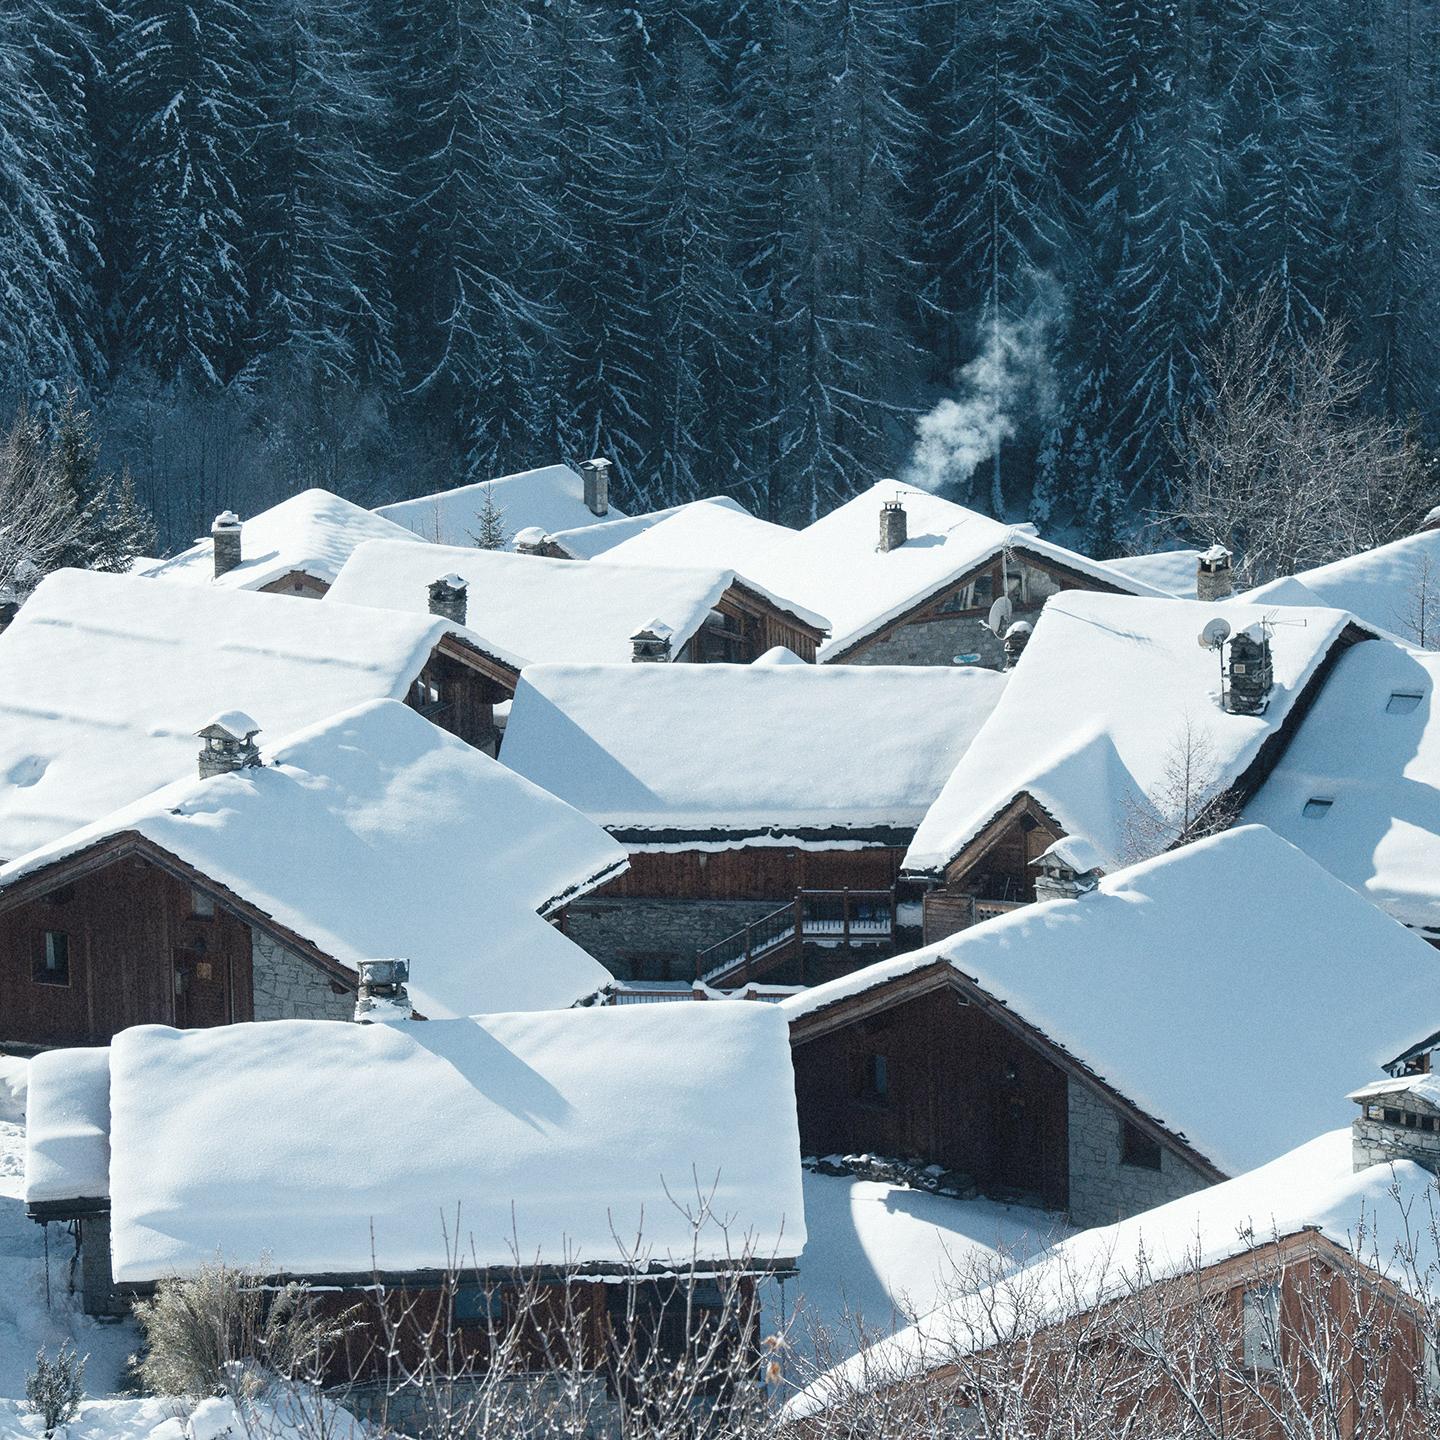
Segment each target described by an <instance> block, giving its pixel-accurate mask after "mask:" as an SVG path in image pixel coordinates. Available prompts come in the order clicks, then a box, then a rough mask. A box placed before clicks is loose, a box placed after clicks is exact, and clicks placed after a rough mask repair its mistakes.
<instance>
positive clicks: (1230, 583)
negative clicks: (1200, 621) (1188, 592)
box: [1195, 545, 1235, 603]
mask: <svg viewBox="0 0 1440 1440" xmlns="http://www.w3.org/2000/svg"><path fill="white" fill-rule="evenodd" d="M1234 560H1235V557H1234V556H1233V555H1232V554H1231V553H1230V552H1229V551H1228V550H1227V549H1226V548H1225V547H1224V546H1223V545H1212V546H1211V547H1210V548H1209V549H1208V550H1202V551H1201V552H1200V556H1199V558H1198V559H1197V560H1196V561H1195V598H1196V599H1197V600H1204V601H1209V602H1212V603H1213V602H1214V601H1216V600H1226V599H1229V597H1230V596H1231V595H1233V594H1234V593H1235V579H1234V575H1233V571H1232V566H1233V564H1234Z"/></svg>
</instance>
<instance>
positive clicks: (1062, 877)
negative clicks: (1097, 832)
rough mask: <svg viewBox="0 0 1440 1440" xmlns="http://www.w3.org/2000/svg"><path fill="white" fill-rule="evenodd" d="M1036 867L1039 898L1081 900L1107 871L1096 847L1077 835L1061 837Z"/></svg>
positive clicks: (1037, 861) (1036, 884)
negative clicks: (1097, 853) (1101, 863)
mask: <svg viewBox="0 0 1440 1440" xmlns="http://www.w3.org/2000/svg"><path fill="white" fill-rule="evenodd" d="M1035 869H1036V872H1037V873H1036V876H1035V898H1036V899H1037V900H1078V899H1079V898H1080V896H1082V895H1084V894H1086V893H1087V892H1088V891H1091V890H1093V889H1094V888H1095V887H1096V886H1097V885H1098V884H1099V883H1100V877H1101V876H1102V875H1103V874H1104V870H1103V869H1102V868H1101V865H1100V857H1099V856H1098V855H1096V853H1095V848H1094V846H1092V845H1091V844H1090V842H1089V841H1088V840H1082V839H1081V838H1080V837H1079V836H1077V835H1066V836H1063V837H1062V838H1061V839H1059V840H1057V841H1056V842H1055V843H1054V844H1053V845H1052V846H1051V847H1050V848H1049V849H1048V850H1046V851H1044V853H1043V854H1041V856H1040V858H1039V859H1038V860H1036V862H1035Z"/></svg>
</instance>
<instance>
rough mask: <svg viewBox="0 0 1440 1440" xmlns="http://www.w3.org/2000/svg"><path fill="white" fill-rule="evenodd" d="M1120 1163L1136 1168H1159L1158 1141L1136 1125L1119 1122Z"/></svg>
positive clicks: (1126, 1121) (1124, 1121)
mask: <svg viewBox="0 0 1440 1440" xmlns="http://www.w3.org/2000/svg"><path fill="white" fill-rule="evenodd" d="M1120 1163H1121V1164H1122V1165H1133V1166H1134V1167H1135V1168H1136V1169H1137V1170H1158V1169H1159V1168H1160V1142H1159V1141H1158V1140H1155V1139H1152V1138H1151V1137H1150V1136H1149V1135H1147V1134H1146V1133H1145V1132H1144V1131H1143V1130H1142V1129H1141V1128H1140V1127H1139V1126H1138V1125H1132V1124H1131V1123H1130V1121H1128V1120H1122V1121H1121V1122H1120Z"/></svg>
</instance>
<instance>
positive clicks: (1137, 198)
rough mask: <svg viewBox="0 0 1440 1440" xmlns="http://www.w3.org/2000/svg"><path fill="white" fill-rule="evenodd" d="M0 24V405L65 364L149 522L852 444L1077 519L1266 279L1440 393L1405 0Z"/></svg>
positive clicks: (882, 460)
mask: <svg viewBox="0 0 1440 1440" xmlns="http://www.w3.org/2000/svg"><path fill="white" fill-rule="evenodd" d="M3 11H4V13H3V15H0V278H3V303H0V399H3V400H4V403H5V404H6V406H7V407H8V411H9V412H10V413H13V412H14V410H15V409H16V408H17V407H18V406H21V405H23V406H25V407H27V408H28V410H29V411H30V412H31V413H33V414H37V415H40V416H42V417H43V416H48V415H51V414H58V413H60V412H61V410H62V409H63V407H64V405H65V403H66V395H67V392H68V391H69V390H70V389H72V388H74V389H75V390H77V391H78V392H79V395H80V397H82V399H83V401H84V403H85V404H86V405H87V406H88V407H89V408H90V409H91V410H92V412H93V415H94V425H95V433H96V437H97V439H98V440H99V442H100V444H101V445H102V447H103V450H104V455H105V461H106V463H107V464H108V465H110V466H112V467H114V468H115V469H116V470H119V469H121V468H128V470H129V471H130V473H131V474H132V475H133V477H134V482H135V485H136V489H137V493H138V496H139V500H140V502H141V503H142V504H144V505H145V506H146V507H148V508H149V509H150V510H151V511H152V512H153V513H154V515H155V518H156V522H157V524H158V526H159V530H160V537H161V543H162V544H171V545H173V544H175V543H183V542H187V541H188V540H189V538H190V537H191V536H192V535H193V534H196V533H198V530H197V528H196V527H197V526H199V525H200V524H202V523H208V518H209V516H210V515H212V514H213V513H214V512H215V511H216V510H217V509H219V508H224V507H234V508H236V509H239V510H240V511H242V513H250V512H253V511H254V510H257V509H259V508H262V507H263V506H266V505H269V504H271V503H273V502H274V501H275V500H277V499H279V498H282V497H283V496H284V495H286V494H289V493H292V492H294V491H295V490H298V489H301V488H304V487H306V486H309V485H324V486H327V487H329V488H331V489H334V490H337V491H339V492H341V493H342V494H346V495H348V496H350V497H351V498H353V499H356V500H358V501H361V502H362V503H369V504H378V503H381V502H383V501H386V500H392V499H398V498H402V497H403V496H406V495H410V494H416V493H421V492H423V491H426V490H430V489H435V488H438V487H441V486H444V485H449V484H460V483H463V482H465V481H469V480H474V479H483V478H485V477H488V476H492V475H498V474H502V473H506V472H508V471H513V470H516V469H521V468H525V467H527V466H531V465H537V464H544V463H549V462H551V461H554V460H559V459H567V460H573V459H575V458H577V457H583V456H585V455H589V454H603V455H606V456H608V457H610V458H611V459H612V460H613V461H614V462H615V466H616V484H615V492H614V496H615V499H616V501H617V503H619V504H620V505H621V506H623V507H624V508H626V509H627V510H632V511H634V510H640V509H644V508H650V507H654V506H657V505H661V504H666V503H673V502H677V501H681V500H685V499H690V498H693V497H696V496H699V495H705V494H713V493H728V494H732V495H734V496H735V497H736V498H737V499H739V500H741V501H742V502H744V503H745V504H747V505H748V506H750V507H751V508H752V509H753V510H754V511H755V512H756V513H757V514H760V515H763V516H768V517H771V518H774V519H777V520H782V521H786V522H789V523H804V522H806V521H808V520H810V519H811V518H813V517H814V516H816V515H817V514H820V513H823V512H824V511H825V510H826V509H828V508H830V507H831V506H833V505H834V504H835V503H836V502H837V501H838V500H841V499H844V498H846V497H848V496H849V495H851V494H853V493H855V492H856V491H857V490H858V489H860V488H862V487H863V486H865V485H867V484H869V483H871V482H872V481H873V480H874V479H875V478H876V477H878V476H880V475H891V474H893V475H900V476H905V477H907V478H911V479H918V480H920V481H921V482H922V483H926V484H930V485H932V486H934V487H936V488H940V489H943V490H944V492H945V493H946V494H948V495H951V496H952V497H953V498H956V499H958V500H961V501H964V502H966V503H970V504H973V505H975V506H977V507H978V508H981V509H986V510H990V511H993V512H997V513H999V512H1004V513H1007V514H1010V515H1012V516H1014V517H1016V518H1027V517H1028V518H1032V519H1034V520H1036V521H1037V522H1038V523H1041V524H1042V525H1048V526H1051V527H1060V526H1073V527H1074V530H1075V533H1076V534H1077V535H1078V536H1081V537H1083V539H1084V541H1085V543H1086V544H1088V545H1089V546H1091V547H1092V548H1093V549H1094V551H1095V552H1096V553H1107V552H1110V551H1113V549H1114V547H1115V545H1116V544H1117V541H1118V539H1119V537H1120V534H1121V532H1122V531H1123V529H1124V527H1125V525H1126V524H1127V523H1128V521H1129V519H1130V518H1132V517H1134V516H1137V515H1142V514H1144V513H1146V512H1148V511H1149V510H1151V509H1153V508H1155V507H1157V506H1163V504H1164V502H1165V497H1166V494H1167V487H1168V486H1169V485H1170V484H1171V482H1172V480H1173V478H1174V474H1175V469H1176V466H1175V460H1174V456H1173V445H1172V437H1173V434H1174V431H1175V427H1176V425H1177V423H1178V422H1179V419H1180V417H1181V416H1182V415H1183V413H1184V412H1185V410H1186V408H1187V407H1188V406H1191V405H1194V404H1196V403H1199V402H1201V401H1203V389H1204V384H1205V380H1204V367H1203V364H1202V350H1203V347H1204V346H1205V345H1206V344H1207V343H1209V342H1210V341H1212V340H1213V338H1214V336H1215V335H1216V333H1217V331H1218V330H1219V328H1220V327H1222V326H1223V325H1224V323H1225V318H1226V315H1227V312H1228V309H1229V307H1230V306H1231V305H1233V304H1234V303H1236V301H1237V299H1238V298H1240V297H1245V296H1248V295H1253V294H1254V293H1256V292H1257V291H1260V290H1262V289H1266V288H1267V287H1268V292H1269V293H1271V294H1272V295H1273V296H1274V299H1275V302H1276V306H1277V314H1278V324H1279V325H1280V327H1281V329H1282V331H1283V333H1284V335H1285V336H1286V337H1288V338H1291V339H1293V340H1295V341H1296V342H1298V343H1301V344H1303V343H1304V342H1305V341H1306V339H1307V338H1308V337H1310V336H1312V335H1314V334H1315V333H1316V332H1317V331H1318V330H1319V329H1320V328H1321V327H1322V326H1323V324H1324V322H1325V320H1326V319H1327V317H1328V318H1329V319H1331V320H1338V321H1340V322H1342V323H1343V324H1344V326H1345V336H1346V345H1347V356H1348V359H1349V360H1350V361H1351V362H1353V363H1354V364H1356V365H1359V366H1363V367H1365V373H1366V375H1367V380H1366V385H1365V388H1364V393H1363V396H1362V397H1361V399H1360V401H1359V402H1358V403H1360V404H1361V405H1362V406H1363V407H1365V409H1366V410H1367V412H1369V413H1370V414H1372V415H1374V416H1375V417H1377V418H1384V419H1388V420H1390V421H1399V422H1402V423H1405V424H1407V425H1410V426H1412V427H1413V429H1414V432H1415V433H1416V434H1417V435H1419V436H1421V437H1429V436H1430V435H1431V434H1432V433H1433V431H1434V428H1435V425H1436V422H1437V418H1440V416H1437V396H1440V351H1437V347H1436V345H1435V343H1434V338H1433V335H1432V334H1431V332H1430V328H1429V326H1430V317H1431V315H1432V314H1433V310H1434V304H1435V299H1436V292H1437V289H1440V218H1437V208H1436V185H1437V169H1436V160H1437V148H1440V9H1437V7H1435V6H1433V5H1428V4H1423V3H1419V0H962V3H953V0H722V3H709V0H639V3H635V4H626V5H621V4H609V3H587V0H510V3H504V4H484V3H479V0H469V3H467V0H245V3H229V0H207V3H206V4H204V5H198V6H196V5H191V4H189V3H186V0H107V3H100V0H9V3H7V4H6V5H5V6H4V7H3ZM997 455H998V463H995V457H996V456H997Z"/></svg>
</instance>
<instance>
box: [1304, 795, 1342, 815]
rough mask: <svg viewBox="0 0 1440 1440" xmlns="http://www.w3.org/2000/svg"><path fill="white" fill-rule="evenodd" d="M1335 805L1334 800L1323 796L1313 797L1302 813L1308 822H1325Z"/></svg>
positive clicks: (1306, 803) (1307, 802)
mask: <svg viewBox="0 0 1440 1440" xmlns="http://www.w3.org/2000/svg"><path fill="white" fill-rule="evenodd" d="M1334 803H1335V802H1334V801H1333V800H1327V799H1325V798H1324V797H1323V796H1320V795H1312V796H1311V797H1310V798H1309V799H1308V800H1307V801H1306V802H1305V808H1304V809H1303V810H1301V812H1300V813H1301V814H1302V815H1303V816H1304V817H1305V818H1306V819H1307V820H1323V819H1324V818H1325V817H1326V816H1327V815H1328V814H1329V813H1330V807H1331V806H1332V805H1333V804H1334Z"/></svg>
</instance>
